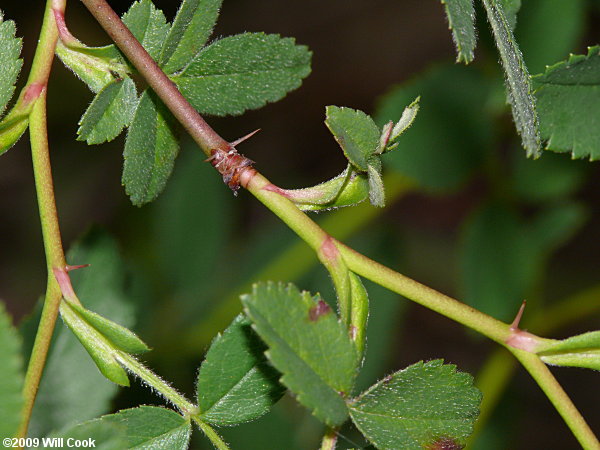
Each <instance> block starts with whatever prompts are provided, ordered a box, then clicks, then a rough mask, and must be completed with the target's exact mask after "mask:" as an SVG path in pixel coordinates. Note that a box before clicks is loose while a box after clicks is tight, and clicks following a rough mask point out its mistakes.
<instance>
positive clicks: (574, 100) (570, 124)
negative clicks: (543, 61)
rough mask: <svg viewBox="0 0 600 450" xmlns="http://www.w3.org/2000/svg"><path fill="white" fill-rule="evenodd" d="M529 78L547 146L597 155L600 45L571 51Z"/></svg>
mask: <svg viewBox="0 0 600 450" xmlns="http://www.w3.org/2000/svg"><path fill="white" fill-rule="evenodd" d="M532 81H533V83H534V86H535V87H536V97H537V99H538V110H539V114H540V128H541V134H542V138H544V139H546V140H547V142H546V149H547V150H552V151H556V152H570V153H571V155H572V156H573V158H583V157H589V158H590V160H592V161H594V160H597V159H600V133H599V132H598V130H599V129H600V121H599V119H598V117H599V114H600V110H599V108H598V105H599V104H600V47H599V46H595V47H591V48H589V49H588V53H587V55H571V56H570V57H569V59H568V60H567V61H562V62H560V63H558V64H555V65H553V66H551V67H548V68H547V69H546V71H545V72H544V73H543V74H539V75H536V76H534V77H533V79H532Z"/></svg>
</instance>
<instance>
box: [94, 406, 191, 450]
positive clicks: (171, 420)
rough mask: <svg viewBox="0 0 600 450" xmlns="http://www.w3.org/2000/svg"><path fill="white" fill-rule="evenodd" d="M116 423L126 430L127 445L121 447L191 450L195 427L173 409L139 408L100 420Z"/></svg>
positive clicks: (101, 421)
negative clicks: (192, 434) (189, 447)
mask: <svg viewBox="0 0 600 450" xmlns="http://www.w3.org/2000/svg"><path fill="white" fill-rule="evenodd" d="M94 422H100V423H103V424H113V425H115V426H117V427H118V428H120V429H124V430H125V441H126V446H124V447H122V448H135V449H140V450H142V449H148V450H150V449H152V450H154V449H157V450H158V449H164V450H179V449H180V450H185V449H187V448H188V444H189V441H190V434H191V431H192V427H191V426H190V422H189V419H188V420H186V419H184V418H183V417H181V416H180V415H179V414H177V413H176V412H174V411H171V410H170V409H165V408H158V407H155V406H140V407H138V408H132V409H124V410H121V411H119V412H118V413H116V414H111V415H108V416H103V417H101V418H100V419H98V420H97V421H94Z"/></svg>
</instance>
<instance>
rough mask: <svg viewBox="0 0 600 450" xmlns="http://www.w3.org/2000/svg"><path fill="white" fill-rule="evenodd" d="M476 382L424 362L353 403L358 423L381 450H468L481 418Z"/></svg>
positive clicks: (440, 363)
mask: <svg viewBox="0 0 600 450" xmlns="http://www.w3.org/2000/svg"><path fill="white" fill-rule="evenodd" d="M480 402H481V393H480V392H479V391H478V390H477V389H476V388H475V387H474V386H473V377H471V376H470V375H469V374H466V373H461V372H456V366H454V365H451V364H443V361H441V360H435V361H429V362H427V363H423V362H419V363H417V364H414V365H412V366H410V367H407V368H406V369H404V370H401V371H399V372H396V373H394V374H392V375H390V376H388V377H386V378H384V379H383V380H381V381H380V382H378V383H377V384H375V385H373V386H372V387H371V388H370V389H368V390H367V391H366V392H365V393H363V394H361V395H360V396H359V397H358V398H357V399H355V400H354V401H352V402H350V403H349V405H348V406H349V408H350V415H351V417H352V420H353V422H354V423H355V424H356V426H357V427H358V429H359V430H360V431H361V432H362V433H363V434H364V436H365V437H366V438H367V439H368V440H369V441H371V442H372V443H373V444H374V445H375V446H376V447H377V448H378V449H382V450H385V449H389V450H397V449H403V450H422V449H423V448H438V447H435V446H434V445H435V444H436V443H440V442H446V443H447V444H452V445H454V446H453V447H452V446H446V447H441V446H440V447H439V448H463V447H464V444H465V441H466V439H467V437H468V436H469V435H470V434H471V433H472V432H473V423H474V422H475V419H476V418H477V416H478V414H479V403H480Z"/></svg>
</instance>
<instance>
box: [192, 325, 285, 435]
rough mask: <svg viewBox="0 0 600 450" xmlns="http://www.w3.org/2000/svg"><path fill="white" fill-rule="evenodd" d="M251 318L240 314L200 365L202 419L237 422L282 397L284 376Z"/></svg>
mask: <svg viewBox="0 0 600 450" xmlns="http://www.w3.org/2000/svg"><path fill="white" fill-rule="evenodd" d="M250 324H251V322H250V320H249V319H248V318H247V317H245V316H244V315H241V314H240V315H239V316H237V317H236V318H235V319H234V321H233V322H232V324H231V325H229V327H228V328H227V329H226V330H225V331H224V332H223V334H222V335H219V336H217V337H216V338H215V340H214V341H213V343H212V345H211V346H210V349H209V350H208V353H207V354H206V358H205V360H204V362H203V363H202V366H201V367H200V372H199V373H198V382H197V396H198V406H199V407H200V415H201V417H202V420H204V421H205V422H208V423H212V424H215V425H235V424H238V423H242V422H248V421H250V420H254V419H256V418H258V417H260V416H262V415H263V414H265V413H266V412H267V411H269V409H270V408H271V406H272V405H273V404H274V403H275V402H276V401H277V400H279V399H280V398H281V396H282V395H283V393H284V392H285V388H284V387H283V386H282V385H281V384H280V383H279V381H278V379H279V377H280V376H281V374H280V373H279V372H277V371H276V370H275V369H273V367H271V366H270V365H269V363H268V362H267V359H266V357H265V355H264V351H265V350H266V349H267V347H266V345H265V344H264V343H263V342H262V341H261V340H260V338H259V337H258V335H257V334H256V333H255V332H254V331H253V330H252V327H251V326H250Z"/></svg>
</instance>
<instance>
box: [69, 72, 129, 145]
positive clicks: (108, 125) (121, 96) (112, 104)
mask: <svg viewBox="0 0 600 450" xmlns="http://www.w3.org/2000/svg"><path fill="white" fill-rule="evenodd" d="M136 104H137V92H136V89H135V84H134V82H133V80H132V79H131V78H125V79H124V80H117V81H114V82H112V83H109V84H107V85H106V86H104V88H102V90H101V91H100V92H98V95H96V97H95V98H94V100H93V101H92V103H91V104H90V106H89V107H88V109H87V110H86V112H85V113H84V114H83V116H82V117H81V120H80V121H79V129H78V130H77V135H78V137H77V139H78V140H80V141H86V142H87V143H88V144H101V143H103V142H107V141H111V140H113V139H114V138H116V137H117V136H118V135H119V134H120V133H121V131H122V130H123V128H125V127H126V126H127V125H129V123H130V122H131V117H132V116H133V112H134V111H135V107H136Z"/></svg>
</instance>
